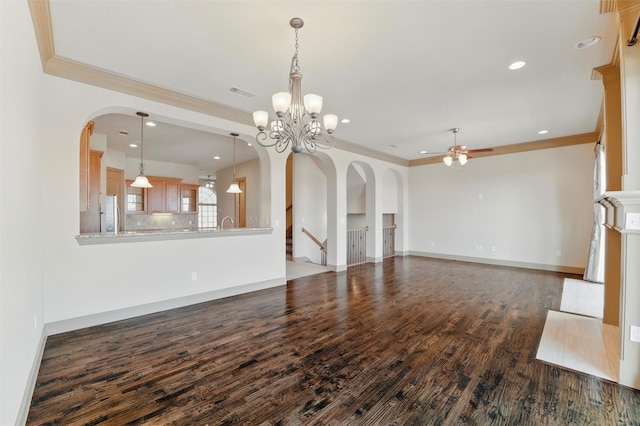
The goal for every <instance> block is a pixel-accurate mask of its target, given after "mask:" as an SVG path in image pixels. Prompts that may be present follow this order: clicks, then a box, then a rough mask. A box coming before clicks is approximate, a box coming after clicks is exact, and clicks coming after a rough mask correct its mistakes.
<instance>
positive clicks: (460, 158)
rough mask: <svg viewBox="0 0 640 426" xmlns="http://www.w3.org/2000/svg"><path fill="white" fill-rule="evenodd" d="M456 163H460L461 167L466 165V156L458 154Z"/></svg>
mask: <svg viewBox="0 0 640 426" xmlns="http://www.w3.org/2000/svg"><path fill="white" fill-rule="evenodd" d="M458 161H459V162H460V164H461V165H463V166H464V165H465V164H467V154H460V155H458Z"/></svg>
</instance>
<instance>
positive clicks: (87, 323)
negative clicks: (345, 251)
mask: <svg viewBox="0 0 640 426" xmlns="http://www.w3.org/2000/svg"><path fill="white" fill-rule="evenodd" d="M286 282H287V279H286V277H282V278H276V279H273V280H268V281H261V282H257V283H251V284H245V285H240V286H237V287H229V288H224V289H221V290H214V291H210V292H206V293H200V294H193V295H190V296H185V297H179V298H177V299H171V300H163V301H161V302H155V303H149V304H146V305H139V306H132V307H129V308H123V309H118V310H115V311H109V312H101V313H97V314H92V315H86V316H83V317H77V318H70V319H66V320H61V321H55V322H51V323H48V324H47V325H46V329H47V335H48V336H52V335H54V334H60V333H65V332H67V331H73V330H79V329H81V328H86V327H92V326H95V325H101V324H106V323H109V322H113V321H120V320H124V319H129V318H133V317H137V316H141V315H147V314H152V313H156V312H161V311H166V310H169V309H175V308H182V307H184V306H189V305H195V304H197V303H203V302H208V301H211V300H216V299H222V298H224V297H230V296H237V295H239V294H245V293H250V292H253V291H258V290H264V289H267V288H272V287H278V286H281V285H285V284H286Z"/></svg>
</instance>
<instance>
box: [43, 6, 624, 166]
mask: <svg viewBox="0 0 640 426" xmlns="http://www.w3.org/2000/svg"><path fill="white" fill-rule="evenodd" d="M599 7H600V1H599V0H580V1H569V0H566V1H551V0H537V1H525V0H508V1H499V0H469V1H459V0H447V1H429V0H425V1H401V0H397V1H325V2H320V1H237V0H236V1H178V0H174V1H133V0H121V1H117V2H114V1H107V0H91V1H87V0H50V14H51V26H52V33H53V40H54V42H55V54H56V55H57V56H60V57H64V58H69V59H72V60H73V61H77V62H79V63H82V64H87V65H90V66H92V67H97V68H99V69H102V70H106V71H107V72H110V73H114V74H118V75H121V76H125V77H127V78H130V79H132V80H135V81H138V82H143V83H147V84H151V85H153V86H157V87H159V88H163V89H170V90H173V91H175V92H178V93H182V94H185V95H188V96H192V97H194V98H198V99H204V100H206V101H211V102H215V103H217V104H222V105H224V106H228V107H231V108H233V109H235V110H240V111H241V112H243V113H246V116H247V118H248V117H249V116H250V113H251V112H252V111H254V110H259V109H262V110H267V111H270V113H271V95H272V94H273V93H275V92H279V91H286V89H287V84H288V72H289V66H290V63H291V56H292V55H293V53H294V43H295V40H294V31H293V29H292V28H291V27H290V26H289V20H290V18H292V17H296V16H298V17H301V18H302V19H304V27H303V28H301V29H300V30H299V45H300V46H299V64H300V68H301V72H302V74H303V80H302V89H303V93H316V94H319V95H322V96H323V98H324V108H323V112H326V113H329V112H331V113H335V114H337V115H338V116H339V117H340V118H341V119H342V118H348V119H350V120H351V122H350V123H349V124H339V125H338V128H337V130H336V133H335V135H336V138H337V139H339V141H346V142H348V143H351V144H355V145H362V146H365V147H367V148H370V149H373V150H376V151H379V152H381V153H384V154H387V155H392V156H395V157H399V158H402V159H405V160H415V159H420V158H423V157H425V156H428V155H429V154H421V153H420V152H421V151H423V150H426V151H428V153H434V152H442V151H445V150H446V148H447V147H448V146H450V145H453V135H452V133H451V132H450V131H449V129H451V128H453V127H459V128H460V132H459V133H458V137H457V141H458V143H460V144H463V145H467V146H468V147H469V148H470V149H474V148H485V147H497V146H503V145H510V144H515V143H524V142H532V141H538V140H542V139H549V138H561V137H565V136H571V135H577V134H583V133H588V132H594V131H595V130H596V123H597V121H598V116H599V113H600V109H601V104H602V97H603V88H602V83H601V82H600V81H597V80H593V79H592V78H591V76H592V69H593V68H594V67H598V66H601V65H606V64H608V63H610V62H611V60H612V56H613V52H614V47H615V42H616V37H617V24H616V20H615V16H614V14H612V13H610V14H604V15H601V14H600V13H599ZM592 36H599V37H601V38H602V40H601V41H600V43H598V44H596V45H595V46H593V47H590V48H586V49H577V48H576V47H575V45H576V43H578V42H579V41H581V40H583V39H585V38H588V37H592ZM80 41H81V42H80ZM517 60H521V61H526V66H525V67H524V68H521V69H519V70H515V71H512V70H509V69H508V66H509V65H510V64H511V63H512V62H514V61H517ZM232 87H235V88H238V89H241V90H243V91H246V92H248V93H250V94H252V95H253V96H251V97H247V96H241V95H238V94H236V93H233V92H232V91H230V89H231V88H232ZM272 116H275V114H272ZM129 118H131V120H129ZM129 118H127V119H126V120H125V118H124V117H116V116H113V117H109V119H108V120H104V123H101V122H97V123H96V132H99V133H102V132H105V134H108V135H115V132H117V131H118V130H123V128H126V129H124V130H128V131H129V132H130V134H136V135H137V134H138V133H139V129H140V125H139V121H138V120H139V119H138V118H137V117H136V116H132V117H129ZM151 118H153V117H151ZM161 129H165V130H164V131H165V132H166V134H164V136H163V135H162V134H161V133H160V130H161ZM540 130H547V131H548V133H547V134H543V135H541V134H538V132H539V131H540ZM229 131H233V129H229ZM154 132H155V133H156V134H155V135H154V134H153V133H151V131H150V132H147V131H146V129H145V156H147V155H146V154H147V153H148V155H149V157H148V158H150V159H162V160H164V161H176V160H178V159H179V160H180V162H183V161H184V162H186V163H189V162H194V163H193V164H200V163H198V160H197V159H202V158H204V157H209V158H210V157H212V156H213V155H216V149H210V147H211V145H207V143H208V142H207V141H210V140H214V139H217V140H219V143H221V144H223V145H225V146H228V147H232V143H231V139H230V138H229V137H228V135H224V136H223V137H222V140H221V141H220V138H221V137H220V136H219V135H218V136H217V137H216V136H215V135H210V134H206V133H205V132H202V131H197V130H186V129H181V128H177V127H175V126H171V125H168V124H167V126H166V127H165V126H158V127H156V128H155V129H154ZM147 137H148V139H147ZM165 139H166V140H165ZM112 140H117V139H116V138H115V137H111V136H109V143H112ZM147 140H148V143H147ZM161 140H162V141H163V142H162V144H163V145H164V144H168V145H172V144H173V149H171V150H169V149H168V148H167V150H166V151H162V152H165V154H161V153H155V152H154V146H153V145H154V143H156V142H158V144H160V142H159V141H161ZM120 142H123V141H122V140H121V141H120ZM247 142H250V141H244V142H242V144H240V143H239V144H238V147H240V146H241V145H242V146H243V147H246V143H247ZM113 143H116V142H113ZM196 144H198V146H200V147H201V148H196V146H197V145H196ZM165 148H166V147H165ZM251 151H252V150H251V148H248V152H249V153H250V152H251ZM229 152H230V151H227V152H226V153H224V158H225V159H226V158H228V156H229ZM239 153H240V151H239ZM135 155H139V154H138V153H135ZM135 155H134V156H135ZM162 155H165V157H166V158H160V157H162ZM240 155H244V154H240ZM247 155H249V154H247ZM254 155H255V154H254ZM154 156H157V158H153V157H154ZM188 156H191V157H192V158H191V159H189V158H187V157H188ZM207 167H210V168H215V167H217V166H216V165H215V164H214V165H207V164H201V168H207Z"/></svg>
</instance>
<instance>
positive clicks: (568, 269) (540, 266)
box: [409, 251, 584, 275]
mask: <svg viewBox="0 0 640 426" xmlns="http://www.w3.org/2000/svg"><path fill="white" fill-rule="evenodd" d="M409 255H410V256H418V257H432V258H434V259H445V260H459V261H462V262H473V263H483V264H485V265H497V266H511V267H514V268H525V269H537V270H540V271H551V272H564V273H568V274H579V275H582V274H584V268H581V267H577V266H564V265H547V264H544V263H529V262H518V261H513V260H501V259H486V258H483V257H471V256H457V255H451V254H442V253H429V252H422V251H409Z"/></svg>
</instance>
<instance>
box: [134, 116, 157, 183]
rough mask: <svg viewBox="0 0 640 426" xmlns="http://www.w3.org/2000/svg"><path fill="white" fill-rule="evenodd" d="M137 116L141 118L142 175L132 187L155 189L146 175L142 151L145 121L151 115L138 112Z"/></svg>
mask: <svg viewBox="0 0 640 426" xmlns="http://www.w3.org/2000/svg"><path fill="white" fill-rule="evenodd" d="M136 115H137V116H138V117H140V174H139V175H138V177H137V178H136V180H135V181H133V183H132V184H131V186H133V187H134V188H153V185H151V184H150V183H149V179H147V177H146V176H145V175H144V160H143V157H142V149H143V147H144V119H145V117H148V116H149V114H147V113H146V112H136Z"/></svg>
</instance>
